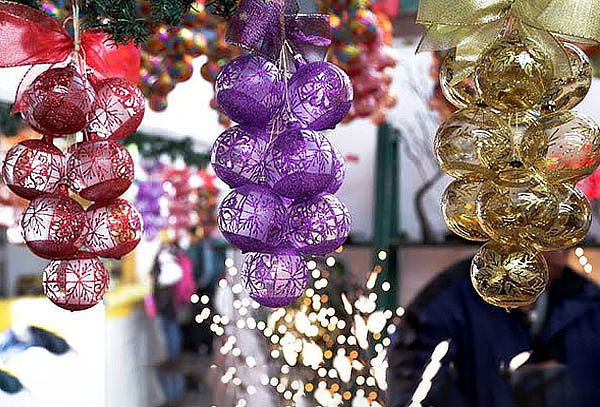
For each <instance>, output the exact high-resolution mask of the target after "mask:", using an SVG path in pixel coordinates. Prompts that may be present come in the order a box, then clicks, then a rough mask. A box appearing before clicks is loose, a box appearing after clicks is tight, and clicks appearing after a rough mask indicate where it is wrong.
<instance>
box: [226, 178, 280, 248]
mask: <svg viewBox="0 0 600 407" xmlns="http://www.w3.org/2000/svg"><path fill="white" fill-rule="evenodd" d="M285 213H286V208H285V206H284V204H283V202H282V201H281V198H280V197H279V196H278V195H277V194H275V193H274V192H273V191H272V190H271V189H270V188H268V187H266V186H264V185H254V184H246V185H244V186H241V187H239V188H236V189H234V190H233V191H231V192H230V193H229V195H227V196H226V197H225V199H223V202H222V203H221V207H220V208H219V215H218V219H217V222H218V226H219V230H220V231H221V233H222V234H223V236H224V237H225V239H227V240H228V241H229V242H230V243H231V244H233V245H235V246H237V247H239V248H240V249H241V250H242V251H243V252H250V251H252V252H264V251H269V250H272V249H273V248H275V247H277V246H278V245H279V244H280V243H281V241H282V239H283V234H284V226H285Z"/></svg>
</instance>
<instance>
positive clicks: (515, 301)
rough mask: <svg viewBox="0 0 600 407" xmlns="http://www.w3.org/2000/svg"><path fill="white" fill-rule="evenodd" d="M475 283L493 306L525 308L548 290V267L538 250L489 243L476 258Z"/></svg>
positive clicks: (474, 259)
mask: <svg viewBox="0 0 600 407" xmlns="http://www.w3.org/2000/svg"><path fill="white" fill-rule="evenodd" d="M471 282H472V284H473V287H474V288H475V291H477V294H479V296H480V297H481V298H482V299H483V300H484V301H485V302H487V303H489V304H492V305H495V306H498V307H504V308H516V307H523V306H527V305H531V304H533V303H535V301H536V300H537V298H538V297H539V296H540V294H542V292H544V290H545V289H546V286H547V285H548V265H547V264H546V260H545V259H544V257H543V256H542V255H541V254H540V252H538V251H536V250H533V249H526V248H522V247H519V246H510V245H505V244H501V243H497V242H488V243H486V244H485V245H483V246H482V247H481V248H480V249H479V251H478V252H477V253H476V254H475V257H473V261H472V263H471Z"/></svg>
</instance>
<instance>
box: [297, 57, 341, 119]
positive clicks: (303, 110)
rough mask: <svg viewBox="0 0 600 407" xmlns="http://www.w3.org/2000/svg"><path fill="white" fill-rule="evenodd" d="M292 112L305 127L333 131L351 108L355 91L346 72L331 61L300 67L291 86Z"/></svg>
mask: <svg viewBox="0 0 600 407" xmlns="http://www.w3.org/2000/svg"><path fill="white" fill-rule="evenodd" d="M289 95H290V96H289V99H290V104H291V110H292V113H293V114H294V115H295V116H296V118H298V120H299V121H300V122H301V123H302V127H303V128H311V129H314V130H324V129H328V128H334V127H335V125H336V124H338V123H339V122H340V121H341V120H342V119H343V118H344V117H345V116H346V114H347V113H348V111H349V110H350V107H351V105H352V99H353V90H352V83H351V82H350V78H349V77H348V75H346V73H345V72H344V71H342V70H341V69H340V68H338V67H337V66H335V65H333V64H331V63H328V62H315V63H312V64H307V65H305V66H303V67H302V68H300V69H299V70H298V71H297V72H296V73H295V74H294V76H293V77H292V79H291V80H290V84H289Z"/></svg>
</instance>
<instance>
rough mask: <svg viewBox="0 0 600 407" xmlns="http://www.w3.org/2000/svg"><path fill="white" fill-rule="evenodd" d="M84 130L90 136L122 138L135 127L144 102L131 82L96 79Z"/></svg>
mask: <svg viewBox="0 0 600 407" xmlns="http://www.w3.org/2000/svg"><path fill="white" fill-rule="evenodd" d="M95 88H96V100H95V101H94V104H93V106H92V111H91V114H90V121H89V123H88V126H87V128H86V132H87V133H88V134H89V135H90V136H91V137H98V138H111V139H122V138H125V137H127V136H128V135H130V134H131V133H133V132H134V131H136V130H137V128H138V127H139V125H140V123H141V122H142V119H143V118H144V111H145V109H146V103H145V100H144V95H143V94H142V91H141V90H140V89H139V88H138V87H137V86H136V84H135V83H132V82H129V81H128V80H126V79H123V78H109V79H105V80H102V81H100V82H98V83H97V84H96V86H95Z"/></svg>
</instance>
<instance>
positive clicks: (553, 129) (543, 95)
mask: <svg viewBox="0 0 600 407" xmlns="http://www.w3.org/2000/svg"><path fill="white" fill-rule="evenodd" d="M553 46H554V47H555V48H561V49H555V53H553V55H561V56H563V57H564V61H565V63H568V65H569V66H570V67H569V69H567V70H565V69H558V68H557V62H556V59H555V57H553V56H552V55H550V54H549V53H548V52H547V51H548V49H551V47H553ZM456 63H457V57H456V53H455V52H453V51H451V52H450V53H448V55H447V57H446V59H445V61H444V64H443V66H442V69H441V72H440V83H441V87H442V91H443V92H444V95H445V97H446V98H447V99H448V101H449V102H451V103H452V104H453V105H455V106H456V107H458V108H459V109H460V110H458V111H457V112H456V113H454V114H453V115H452V116H451V117H450V118H449V119H448V120H446V121H445V122H444V123H442V125H441V126H440V127H439V129H438V131H437V134H436V137H435V152H436V155H437V159H438V161H439V164H440V166H441V168H442V169H443V170H444V171H445V172H446V173H447V174H448V175H450V176H452V177H454V178H456V180H454V181H453V182H452V183H450V185H448V187H447V188H446V191H445V192H444V195H443V197H442V212H443V215H444V219H445V221H446V224H447V226H448V228H449V229H450V230H451V231H452V232H454V233H456V234H457V235H459V236H461V237H463V238H465V239H469V240H474V241H481V242H487V243H486V244H485V245H484V246H483V247H481V249H480V250H479V252H478V253H477V254H476V255H475V258H474V259H473V263H472V266H471V280H472V282H473V286H474V287H475V290H476V291H477V292H478V293H479V295H480V296H481V297H482V298H483V299H484V300H485V301H487V302H488V303H490V304H493V305H497V306H501V307H507V308H511V307H520V306H525V305H529V304H532V303H533V302H535V300H536V299H537V297H538V296H539V295H540V294H541V293H542V292H543V291H544V289H545V287H546V285H547V281H548V267H547V264H546V262H545V260H544V257H543V256H542V255H541V253H540V252H542V251H556V250H563V249H566V248H568V247H570V246H572V245H574V244H576V243H577V242H579V241H580V240H582V239H583V238H584V237H585V235H586V234H587V232H588V230H589V227H590V222H591V208H590V204H589V202H588V200H587V198H586V197H585V196H584V195H583V194H582V193H581V192H580V191H579V190H578V189H577V188H576V183H577V182H579V181H581V180H582V179H583V178H585V177H587V176H588V175H590V174H591V173H592V172H593V171H594V170H595V169H596V167H598V165H599V164H600V129H599V128H598V125H597V124H596V123H595V122H594V121H593V120H591V119H590V118H588V117H587V116H585V115H583V114H582V113H579V112H575V111H572V110H571V109H572V108H573V107H575V106H576V105H577V104H579V103H580V102H581V101H582V100H583V98H584V97H585V95H586V94H587V92H588V90H589V88H590V86H591V82H592V67H591V64H590V61H589V59H588V58H587V56H586V55H585V54H584V53H583V51H581V50H580V49H579V48H577V47H576V46H574V45H572V44H568V43H559V42H556V43H555V44H540V43H539V39H532V38H528V37H525V36H523V35H521V34H520V33H519V30H517V29H511V27H510V26H509V27H508V28H507V27H505V30H503V32H502V33H501V34H500V35H499V36H498V38H497V39H496V40H495V41H493V42H492V43H491V44H490V45H489V46H488V47H487V48H486V49H485V50H484V51H483V52H482V53H481V54H480V56H479V57H478V59H477V61H476V62H475V63H474V65H473V69H470V70H468V71H465V70H462V69H460V70H459V69H454V66H456ZM565 71H566V72H567V74H566V75H565ZM457 72H461V74H460V75H461V76H458V75H457ZM465 72H467V74H466V75H465Z"/></svg>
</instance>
